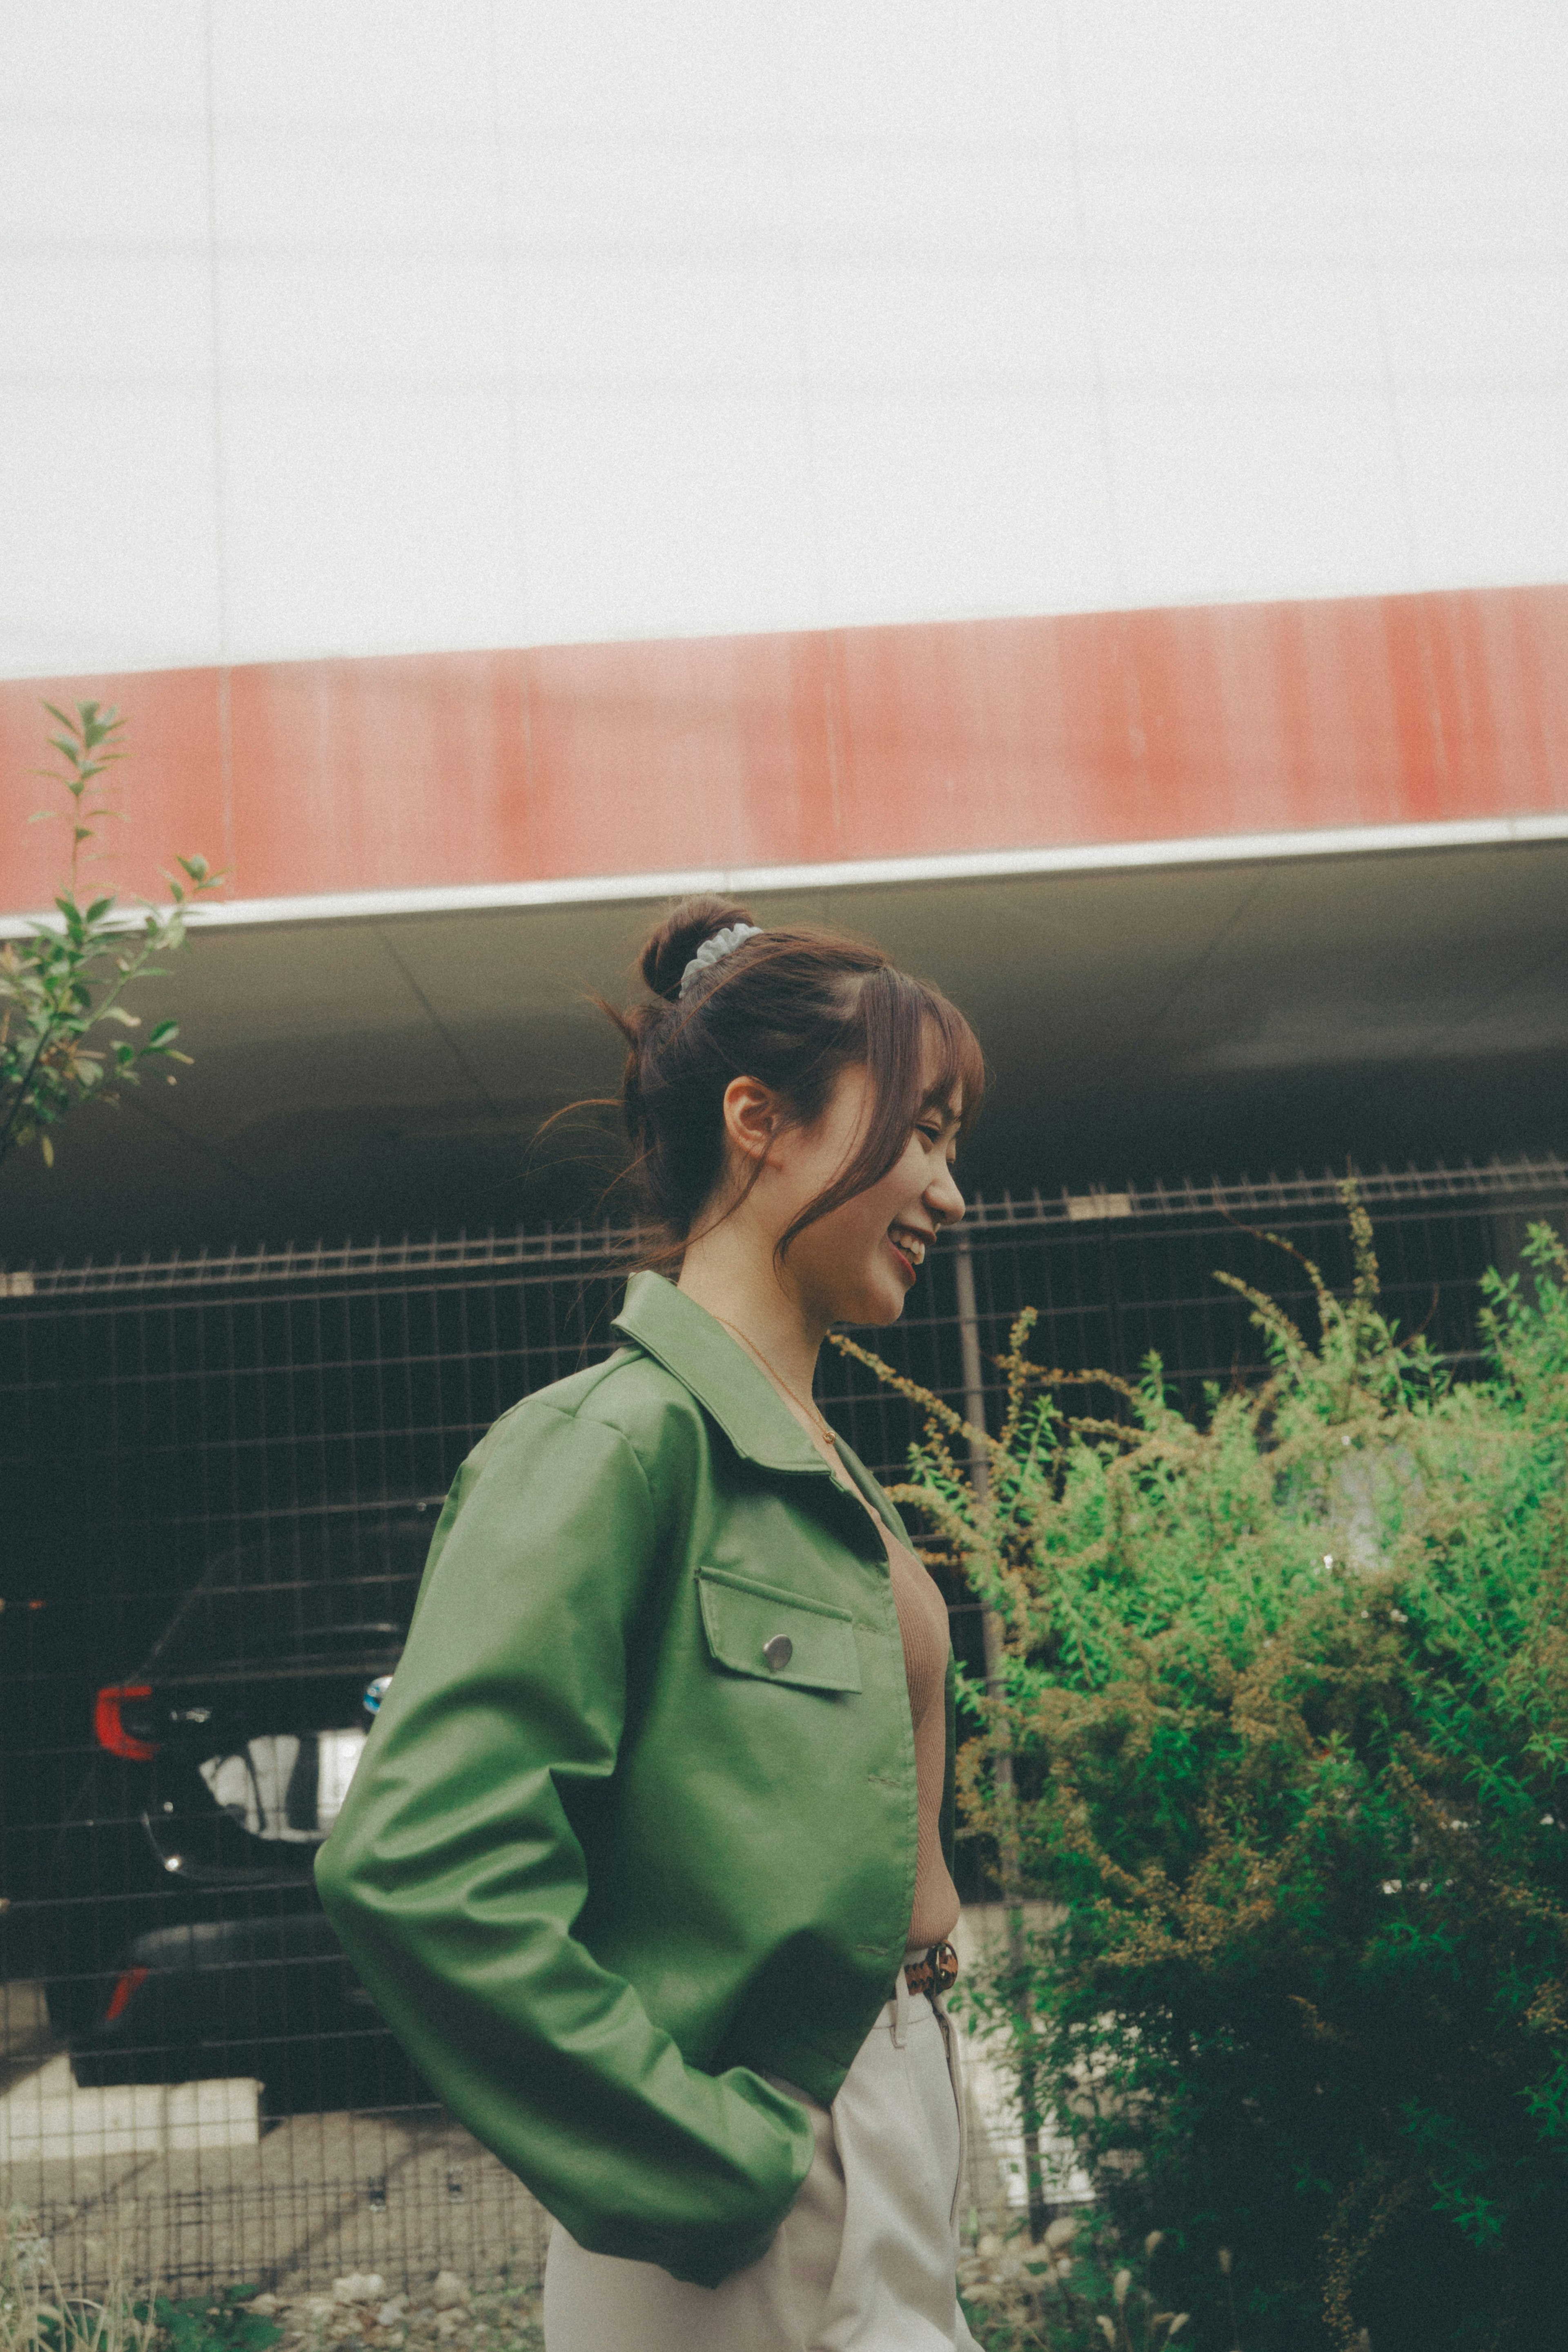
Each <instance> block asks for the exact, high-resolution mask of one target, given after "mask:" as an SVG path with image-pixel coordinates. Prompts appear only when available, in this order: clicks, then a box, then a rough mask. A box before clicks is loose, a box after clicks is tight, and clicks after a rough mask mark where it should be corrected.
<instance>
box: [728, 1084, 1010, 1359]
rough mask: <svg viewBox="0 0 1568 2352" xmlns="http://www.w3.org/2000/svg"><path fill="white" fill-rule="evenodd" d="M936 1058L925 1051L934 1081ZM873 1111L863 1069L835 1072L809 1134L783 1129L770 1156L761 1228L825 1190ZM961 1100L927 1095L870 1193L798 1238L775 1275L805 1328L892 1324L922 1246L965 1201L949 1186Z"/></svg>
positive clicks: (777, 1223) (781, 1223)
mask: <svg viewBox="0 0 1568 2352" xmlns="http://www.w3.org/2000/svg"><path fill="white" fill-rule="evenodd" d="M935 1058H936V1057H935V1055H934V1054H933V1055H931V1060H932V1063H933V1068H932V1071H931V1075H932V1076H933V1077H934V1076H935V1075H936V1072H935ZM871 1108H872V1102H871V1077H870V1073H869V1072H868V1071H867V1070H866V1068H865V1067H864V1066H863V1065H856V1066H852V1067H851V1068H849V1069H847V1070H844V1071H841V1073H840V1076H839V1080H838V1084H837V1086H836V1087H834V1090H833V1094H832V1097H831V1100H830V1101H829V1103H828V1106H827V1108H826V1109H825V1110H824V1111H823V1113H822V1115H821V1118H819V1119H818V1120H817V1121H816V1122H815V1124H814V1125H813V1126H811V1127H810V1128H805V1129H800V1128H797V1129H787V1130H785V1131H784V1132H783V1133H782V1134H780V1135H779V1137H778V1139H777V1140H776V1142H775V1145H774V1150H773V1152H772V1153H771V1154H770V1155H769V1158H770V1160H771V1162H772V1165H771V1168H770V1171H769V1172H770V1174H772V1175H773V1176H774V1177H775V1178H776V1180H777V1181H775V1182H774V1183H773V1184H771V1185H770V1186H769V1192H770V1193H771V1195H772V1197H771V1199H770V1200H769V1202H768V1212H769V1223H771V1224H772V1226H773V1229H774V1232H775V1233H776V1234H782V1233H784V1232H786V1231H787V1230H788V1229H789V1225H790V1224H791V1223H793V1221H794V1219H795V1217H796V1216H797V1215H799V1213H800V1211H801V1210H802V1209H804V1208H805V1207H806V1205H807V1203H808V1202H810V1201H811V1200H813V1199H814V1198H815V1197H816V1195H817V1194H818V1193H820V1192H824V1191H826V1189H827V1187H828V1186H829V1185H830V1184H831V1182H832V1181H833V1180H834V1178H835V1177H836V1176H837V1175H838V1173H839V1172H840V1171H841V1169H842V1168H843V1167H844V1166H845V1165H846V1163H847V1162H848V1160H850V1158H851V1157H852V1153H853V1151H854V1149H855V1146H856V1144H857V1143H858V1142H859V1140H860V1137H861V1134H862V1129H863V1127H864V1124H865V1121H866V1118H867V1117H868V1114H869V1112H870V1110H871ZM962 1108H963V1105H962V1103H961V1102H959V1101H956V1100H954V1101H951V1102H938V1101H936V1100H933V1099H930V1098H928V1099H927V1101H926V1103H925V1106H924V1108H922V1109H920V1110H919V1111H917V1112H916V1114H915V1126H914V1128H913V1129H912V1130H911V1132H910V1136H909V1139H908V1141H907V1142H906V1143H905V1145H904V1150H903V1151H902V1153H901V1154H900V1156H899V1158H898V1159H897V1160H895V1161H894V1165H893V1166H892V1167H891V1168H890V1169H889V1170H888V1171H887V1174H886V1175H885V1176H884V1177H883V1179H882V1181H880V1183H877V1184H873V1186H872V1187H871V1189H870V1191H869V1192H860V1193H857V1194H856V1195H855V1197H854V1199H853V1200H851V1201H846V1202H844V1203H843V1205H842V1206H841V1208H837V1209H832V1210H830V1211H829V1213H828V1214H827V1215H826V1216H825V1217H819V1218H818V1219H817V1220H816V1222H815V1223H812V1224H810V1225H808V1226H807V1227H806V1229H805V1231H804V1233H801V1234H797V1235H796V1237H795V1239H794V1241H793V1242H791V1244H790V1245H789V1254H788V1255H787V1256H786V1258H785V1260H784V1269H783V1279H784V1281H785V1283H786V1284H787V1285H788V1286H789V1288H791V1289H793V1290H794V1291H795V1292H796V1294H797V1296H798V1297H799V1299H800V1306H801V1307H802V1308H803V1310H804V1311H805V1313H806V1316H807V1318H808V1319H809V1321H810V1322H811V1323H814V1324H818V1325H820V1326H821V1327H822V1328H826V1327H827V1326H828V1325H829V1324H831V1323H896V1322H897V1320H898V1318H899V1317H900V1316H901V1315H902V1314H903V1312H904V1300H905V1298H907V1297H908V1296H909V1293H910V1291H911V1290H912V1289H913V1288H914V1286H915V1280H916V1277H917V1276H918V1273H919V1269H920V1265H921V1264H922V1262H923V1260H924V1258H925V1253H926V1250H927V1249H928V1248H929V1246H930V1244H932V1242H933V1241H935V1239H936V1234H937V1232H938V1230H939V1229H940V1228H941V1227H942V1226H943V1225H953V1224H956V1223H957V1222H958V1220H959V1218H960V1217H961V1216H962V1215H963V1213H964V1196H963V1194H962V1193H961V1192H959V1190H958V1187H957V1185H956V1183H955V1182H954V1181H953V1158H954V1153H955V1151H956V1148H957V1121H958V1115H959V1113H960V1111H961V1110H962Z"/></svg>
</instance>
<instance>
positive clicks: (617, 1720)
mask: <svg viewBox="0 0 1568 2352" xmlns="http://www.w3.org/2000/svg"><path fill="white" fill-rule="evenodd" d="M660 1551H661V1546H660V1544H659V1541H658V1529H657V1514H656V1512H655V1509H654V1506H653V1498H652V1496H651V1495H650V1491H649V1486H648V1482H647V1479H646V1477H645V1475H644V1474H643V1467H642V1464H641V1462H640V1460H639V1457H638V1454H637V1453H636V1451H635V1450H634V1448H633V1447H632V1444H631V1443H630V1441H629V1440H628V1439H627V1438H626V1437H625V1436H624V1435H623V1434H622V1433H620V1432H619V1431H617V1430H615V1429H613V1428H612V1427H609V1426H607V1425H606V1424H605V1423H602V1422H598V1421H594V1420H585V1419H580V1418H579V1417H578V1416H577V1415H575V1414H572V1413H569V1412H561V1411H559V1409H558V1408H556V1407H555V1406H553V1405H550V1404H548V1403H545V1402H543V1401H542V1400H541V1401H539V1402H528V1403H525V1404H524V1405H522V1406H521V1407H519V1408H518V1409H517V1412H515V1413H513V1414H512V1415H510V1416H508V1418H507V1421H506V1422H504V1423H500V1424H498V1425H497V1429H496V1430H495V1431H493V1432H492V1433H491V1435H490V1437H489V1438H488V1439H487V1440H486V1443H485V1444H483V1445H482V1446H481V1447H480V1448H479V1449H478V1452H477V1453H476V1455H475V1456H473V1457H471V1458H470V1461H469V1462H468V1463H466V1464H465V1466H464V1469H463V1471H462V1472H461V1473H460V1474H459V1477H458V1481H457V1484H456V1486H455V1487H454V1489H453V1492H452V1495H451V1496H450V1498H449V1499H448V1502H447V1505H446V1508H445V1510H444V1513H443V1515H442V1518H441V1521H440V1524H439V1525H438V1527H437V1528H436V1532H435V1537H434V1541H433V1543H432V1548H431V1558H430V1562H429V1564H428V1566H427V1568H426V1570H425V1573H424V1580H423V1584H422V1586H421V1589H420V1597H419V1603H418V1606H417V1608H416V1610H415V1612H414V1619H413V1627H412V1629H411V1631H410V1633H409V1639H408V1644H407V1647H406V1649H405V1650H404V1652H403V1654H402V1660H401V1661H400V1663H399V1665H398V1668H397V1672H396V1674H395V1675H394V1676H393V1678H392V1685H391V1688H390V1689H389V1691H388V1693H387V1696H386V1697H385V1699H384V1701H383V1703H382V1710H381V1713H380V1716H379V1717H378V1719H377V1721H376V1724H375V1726H374V1727H373V1729H372V1731H371V1738H370V1740H369V1743H368V1745H367V1747H366V1748H365V1752H364V1755H363V1757H362V1758H361V1762H360V1766H359V1769H358V1770H357V1771H356V1772H355V1774H354V1778H353V1780H352V1781H351V1783H350V1788H349V1791H348V1795H347V1799H346V1801H345V1803H344V1806H343V1810H342V1811H341V1813H340V1815H339V1818H338V1821H337V1822H336V1824H335V1826H334V1828H333V1831H332V1833H331V1835H330V1837H329V1839H328V1841H327V1843H326V1844H325V1845H324V1846H323V1848H322V1849H321V1852H320V1853H319V1856H318V1859H317V1865H316V1876H317V1884H318V1885H319V1889H320V1894H321V1899H322V1901H323V1903H324V1904H325V1906H326V1908H327V1912H328V1916H329V1918H330V1920H331V1922H332V1925H333V1927H334V1928H335V1929H336V1931H337V1933H338V1936H339V1937H340V1940H341V1942H342V1944H343V1946H344V1948H345V1949H346V1951H347V1953H348V1955H349V1958H350V1960H351V1961H352V1963H353V1966H354V1968H355V1969H356V1970H357V1971H358V1973H359V1975H360V1977H361V1980H362V1982H363V1983H364V1985H365V1987H366V1989H367V1990H368V1991H369V1992H370V1994H371V1997H372V1999H373V2000H375V2002H376V2004H377V2006H378V2007H379V2009H380V2010H381V2012H382V2016H383V2017H384V2018H385V2020H386V2021H387V2023H388V2025H389V2026H390V2027H391V2028H392V2032H394V2033H395V2034H396V2036H397V2038H398V2040H399V2041H400V2042H402V2045H403V2047H404V2049H405V2050H406V2051H407V2052H408V2053H409V2056H410V2057H411V2059H412V2060H413V2063H414V2064H415V2065H416V2066H417V2067H418V2069H419V2071H420V2073H421V2074H423V2076H424V2078H425V2080H426V2081H427V2082H428V2083H429V2084H430V2085H431V2087H432V2089H433V2090H434V2092H435V2093H436V2095H437V2096H438V2097H440V2098H441V2099H443V2100H444V2102H445V2104H446V2105H447V2106H448V2107H449V2108H450V2109H451V2111H452V2113H453V2114H454V2115H455V2116H457V2118H458V2119H459V2121H460V2122H462V2123H463V2124H465V2125H466V2126H467V2127H468V2129H469V2130H470V2131H471V2132H473V2134H474V2135H475V2137H476V2138H477V2139H479V2140H482V2141H483V2142H484V2144H485V2145H486V2147H489V2148H492V2149H493V2150H494V2151H495V2153H496V2155H497V2156H498V2157H499V2158H501V2161H502V2162H503V2163H504V2164H506V2165H507V2166H508V2167H509V2168H511V2169H512V2170H513V2171H514V2172H516V2173H517V2175H518V2176H519V2178H520V2179H523V2180H524V2181H526V2182H527V2184H528V2187H529V2188H530V2189H532V2190H533V2191H534V2193H535V2194H536V2195H537V2196H538V2199H539V2200H540V2202H541V2203H542V2204H543V2205H544V2206H545V2207H546V2208H547V2210H549V2212H551V2213H553V2214H554V2215H555V2216H556V2218H557V2219H558V2220H559V2221H561V2222H562V2223H563V2224H564V2226H565V2227H566V2228H567V2229H568V2230H569V2231H570V2233H571V2235H572V2236H573V2237H574V2238H575V2239H576V2240H577V2241H578V2242H579V2243H580V2245H583V2246H585V2247H587V2248H589V2249H590V2250H591V2251H592V2252H599V2253H610V2254H620V2255H623V2256H627V2257H629V2258H631V2259H633V2260H636V2261H642V2262H652V2263H660V2264H662V2266H663V2267H664V2269H665V2270H668V2271H670V2272H673V2273H674V2276H675V2277H676V2278H679V2279H685V2280H689V2281H691V2282H694V2283H695V2284H700V2285H705V2286H712V2285H716V2284H718V2282H719V2281H720V2280H721V2279H723V2278H725V2277H727V2275H728V2273H730V2272H731V2271H732V2270H736V2269H738V2268H740V2267H741V2266H742V2265H743V2264H745V2263H749V2262H754V2261H756V2260H757V2259H758V2257H759V2256H760V2255H761V2254H762V2253H763V2252H764V2251H765V2250H766V2248H767V2246H768V2242H769V2240H770V2239H771V2237H772V2235H773V2233H774V2231H775V2230H776V2229H777V2227H778V2225H779V2221H781V2220H782V2218H783V2216H784V2214H785V2213H786V2212H787V2211H788V2210H789V2206H790V2205H791V2203H792V2202H793V2201H794V2199H795V2196H796V2193H797V2191H798V2190H799V2189H800V2184H801V2182H802V2181H803V2180H804V2179H805V2177H806V2174H807V2172H808V2171H809V2169H810V2163H811V2155H812V2137H811V2130H810V2123H809V2121H808V2119H807V2117H806V2116H805V2114H804V2112H803V2111H802V2109H801V2108H800V2105H799V2104H798V2103H797V2102H795V2101H794V2100H791V2099H789V2098H786V2097H785V2096H784V2095H782V2094H780V2093H779V2092H778V2091H776V2090H774V2089H773V2088H772V2086H771V2085H770V2084H768V2083H767V2082H765V2081H764V2080H763V2078H762V2077H761V2076H760V2075H758V2074H752V2073H751V2072H750V2071H749V2070H747V2069H746V2068H744V2067H734V2068H732V2069H731V2070H730V2071H729V2072H728V2073H727V2074H721V2075H717V2076H715V2075H711V2074H705V2073H703V2072H702V2071H701V2070H700V2069H698V2068H695V2067H692V2066H689V2065H687V2063H685V2059H684V2058H683V2057H682V2055H681V2053H680V2051H679V2049H678V2048H677V2047H676V2045H675V2043H674V2042H673V2041H672V2040H671V2038H670V2036H669V2035H668V2034H667V2033H665V2032H663V2031H661V2030H660V2029H659V2028H658V2027H657V2026H656V2025H655V2024H654V2023H653V2021H652V2019H651V2018H650V2017H649V2015H648V2012H647V2011H646V2010H645V2008H644V2007H643V2002H642V2000H641V1999H640V1998H639V1996H638V1994H637V1993H636V1992H635V1991H634V1990H633V1989H632V1986H630V1985H629V1984H628V1983H626V1982H625V1980H624V1979H622V1978H620V1977H617V1976H615V1975H613V1974H612V1973H611V1972H610V1971H609V1970H607V1969H604V1968H602V1967H601V1966H600V1964H599V1963H598V1962H597V1961H596V1960H595V1959H594V1958H593V1956H592V1954H591V1952H590V1951H589V1950H588V1948H586V1946H585V1945H584V1944H582V1943H581V1942H580V1940H578V1938H577V1937H575V1936H574V1934H573V1927H574V1924H575V1922H576V1920H577V1918H578V1916H579V1913H580V1910H581V1908H582V1906H583V1903H584V1900H585V1897H586V1895H587V1893H588V1872H587V1864H586V1862H585V1857H584V1852H583V1847H582V1844H581V1843H580V1839H579V1836H578V1834H577V1832H576V1830H575V1828H574V1826H573V1815H574V1813H575V1814H576V1817H577V1819H579V1820H581V1819H582V1818H583V1812H584V1808H585V1806H587V1807H590V1808H591V1804H592V1801H593V1798H594V1794H595V1790H596V1789H597V1791H598V1793H599V1794H600V1795H602V1793H603V1787H604V1783H605V1782H606V1781H607V1780H609V1778H610V1776H611V1775H612V1773H613V1771H614V1769H615V1762H616V1756H617V1751H618V1748H619V1743H620V1739H621V1734H622V1725H623V1722H624V1719H625V1709H626V1682H627V1657H628V1650H629V1646H630V1644H631V1643H632V1641H633V1640H634V1638H635V1627H636V1625H637V1622H638V1621H639V1619H640V1618H641V1616H642V1614H643V1609H644V1607H645V1606H646V1604H647V1603H648V1602H649V1601H650V1598H651V1597H653V1581H654V1580H655V1578H656V1576H657V1574H658V1561H659V1555H660ZM655 1605H656V1601H655Z"/></svg>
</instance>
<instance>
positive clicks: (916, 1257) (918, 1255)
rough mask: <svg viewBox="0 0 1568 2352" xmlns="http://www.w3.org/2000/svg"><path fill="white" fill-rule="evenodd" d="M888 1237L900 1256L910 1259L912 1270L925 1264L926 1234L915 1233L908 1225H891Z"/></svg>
mask: <svg viewBox="0 0 1568 2352" xmlns="http://www.w3.org/2000/svg"><path fill="white" fill-rule="evenodd" d="M887 1238H888V1240H889V1241H890V1242H891V1243H892V1244H893V1246H894V1249H895V1250H896V1251H897V1252H898V1254H899V1255H900V1257H903V1258H906V1259H907V1260H908V1262H909V1265H910V1267H911V1270H912V1271H913V1270H915V1269H916V1268H918V1267H920V1266H923V1265H925V1234H913V1233H911V1232H910V1231H909V1229H908V1227H907V1226H906V1225H890V1226H889V1227H888V1232H887Z"/></svg>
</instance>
